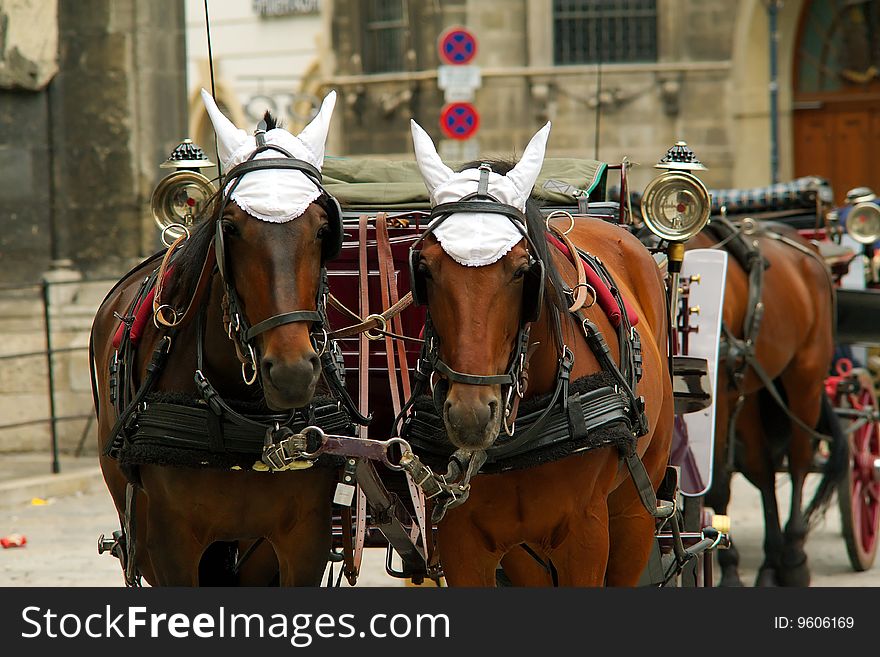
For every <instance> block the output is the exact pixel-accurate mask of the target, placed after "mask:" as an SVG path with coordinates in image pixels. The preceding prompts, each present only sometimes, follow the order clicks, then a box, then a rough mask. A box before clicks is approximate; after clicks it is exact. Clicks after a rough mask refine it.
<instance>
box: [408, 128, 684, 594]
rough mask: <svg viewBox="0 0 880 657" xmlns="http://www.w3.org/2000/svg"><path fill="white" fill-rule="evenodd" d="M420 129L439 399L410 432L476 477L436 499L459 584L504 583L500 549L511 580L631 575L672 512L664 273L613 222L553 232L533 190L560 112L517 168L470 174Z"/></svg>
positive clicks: (423, 447) (423, 245) (416, 274)
mask: <svg viewBox="0 0 880 657" xmlns="http://www.w3.org/2000/svg"><path fill="white" fill-rule="evenodd" d="M412 131H413V139H414V144H415V153H416V159H417V160H418V164H419V168H420V170H421V173H422V176H423V178H424V180H425V184H426V186H427V188H428V190H429V192H430V197H431V203H432V206H433V210H432V214H431V217H432V220H431V223H429V224H428V227H427V229H426V231H425V233H424V234H423V235H422V239H421V240H420V244H418V245H417V246H419V248H418V249H414V250H413V252H412V254H411V266H412V276H413V283H414V285H413V289H414V295H415V297H416V299H417V300H418V301H420V302H422V303H425V304H426V305H427V308H428V322H427V326H426V335H425V338H426V342H425V348H424V350H423V353H422V358H421V362H420V364H419V368H418V369H419V372H420V374H421V375H422V381H427V383H425V384H424V385H423V386H422V387H423V390H424V391H427V390H428V389H429V386H430V390H431V391H432V392H433V399H431V398H430V397H428V396H423V397H422V398H421V399H422V401H418V400H416V401H415V403H414V404H413V409H414V410H413V411H412V412H411V414H410V415H409V417H408V418H407V420H406V422H405V425H404V431H403V435H404V437H405V438H406V439H407V440H409V441H410V443H411V444H412V445H413V447H414V449H415V450H417V451H418V453H419V454H426V453H433V454H434V455H435V456H436V458H437V459H439V462H445V461H446V460H448V461H449V467H450V471H456V472H458V473H459V474H464V477H465V478H464V480H463V481H465V482H467V481H468V480H469V479H470V477H471V476H473V475H474V474H476V473H478V472H479V474H478V475H477V476H475V477H473V479H470V481H469V484H470V488H469V496H468V497H467V499H466V501H464V502H463V503H461V500H455V501H454V502H453V503H451V504H448V505H444V507H443V508H439V510H438V508H437V507H435V518H440V517H442V520H441V521H440V522H439V526H438V549H439V555H440V561H441V564H442V566H443V570H444V572H445V574H446V577H447V580H448V581H449V583H450V584H451V585H453V586H492V585H494V584H495V573H496V567H497V566H498V564H499V562H501V561H502V560H504V569H505V572H506V573H507V575H508V576H509V577H510V579H511V580H512V581H513V583H514V584H526V585H549V584H550V583H551V581H556V582H558V583H559V584H560V585H567V586H597V585H602V584H606V583H607V584H609V585H635V584H636V583H637V581H638V580H639V577H640V574H641V572H642V571H643V569H644V567H645V565H646V563H647V560H648V555H649V552H650V548H651V544H652V541H653V540H654V538H653V535H654V528H655V516H656V515H661V512H663V513H665V512H668V511H669V508H668V507H663V509H661V510H658V507H657V501H656V497H655V492H654V491H655V490H656V488H657V486H658V485H659V483H660V480H661V479H662V477H663V474H664V472H665V469H666V464H667V459H668V455H669V448H670V441H671V432H672V415H673V401H672V389H671V380H670V374H669V369H668V364H667V358H666V344H667V338H666V336H667V326H666V324H667V320H666V316H667V312H666V301H665V299H666V293H665V288H664V282H663V276H662V274H661V272H660V271H659V269H658V267H657V265H656V263H655V261H654V259H653V258H652V257H651V255H650V254H649V252H648V251H647V250H646V249H645V248H644V247H643V246H642V244H641V243H640V242H639V241H638V240H637V239H636V238H635V237H633V236H631V235H630V234H629V233H628V232H626V231H625V230H623V229H621V228H620V227H618V226H615V225H611V224H609V223H606V222H604V221H601V220H598V219H590V218H586V217H578V218H575V219H574V220H573V224H574V225H573V228H572V229H571V231H570V232H569V233H568V234H567V235H566V234H564V233H562V232H561V231H559V230H557V229H552V230H547V229H546V228H545V221H544V219H543V217H542V215H541V213H540V210H539V209H538V207H537V206H536V205H535V204H534V202H533V201H531V200H530V195H531V192H532V188H533V186H534V184H535V180H536V179H537V177H538V174H539V172H540V170H541V166H542V163H543V159H544V152H545V148H546V143H547V139H548V137H549V133H550V124H547V125H546V126H545V127H544V128H543V129H541V130H540V131H539V132H538V133H537V134H536V135H535V136H534V137H533V138H532V140H531V142H530V143H529V145H528V147H527V148H526V149H525V151H524V153H523V157H522V159H521V160H520V162H519V163H518V164H516V165H515V166H511V165H509V164H504V163H498V162H492V163H479V162H477V163H474V164H473V165H468V166H466V167H465V169H464V170H463V171H461V172H459V173H455V172H453V171H452V170H451V169H450V168H449V167H447V166H446V165H445V164H444V163H443V162H442V161H441V159H440V157H439V156H438V155H437V152H436V150H435V148H434V144H433V142H432V141H431V138H430V137H429V136H428V135H427V134H426V133H425V132H424V130H422V129H421V128H420V127H419V126H418V125H417V124H416V123H415V122H413V123H412ZM588 297H589V299H590V302H589V303H588ZM596 301H598V302H596ZM636 324H638V326H636ZM624 465H625V466H626V467H624ZM464 488H465V489H466V488H467V486H465V487H464ZM444 514H445V515H444ZM529 555H532V556H529ZM532 557H534V558H535V559H536V560H540V562H542V563H543V564H544V565H545V566H546V567H547V570H548V571H552V573H553V576H554V577H553V579H552V580H551V577H550V576H549V575H548V574H547V573H546V572H545V571H544V570H541V569H536V568H535V562H534V561H533V560H532ZM536 572H537V575H536Z"/></svg>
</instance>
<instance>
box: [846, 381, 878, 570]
mask: <svg viewBox="0 0 880 657" xmlns="http://www.w3.org/2000/svg"><path fill="white" fill-rule="evenodd" d="M858 378H859V383H860V387H859V389H858V390H857V391H856V392H854V393H848V394H844V395H841V396H840V399H839V400H838V402H839V406H842V407H844V408H851V409H853V410H855V411H862V410H864V411H870V412H871V413H872V416H871V419H870V420H869V421H867V422H862V421H861V420H859V419H855V420H851V421H850V426H851V427H853V426H855V427H856V428H855V430H852V429H849V430H848V431H847V433H848V434H849V441H850V468H849V473H848V475H847V477H845V478H844V479H843V481H841V482H840V486H838V489H837V499H838V503H839V505H840V516H841V523H842V525H843V537H844V540H845V541H846V551H847V553H848V554H849V561H850V564H852V567H853V570H856V571H858V572H861V571H863V570H868V569H869V568H870V567H871V566H872V565H873V563H874V557H875V556H876V554H877V543H878V535H880V482H878V481H877V479H876V477H875V475H874V463H875V461H876V460H877V459H880V422H878V421H877V420H876V419H874V414H875V413H876V411H877V397H876V395H875V394H874V389H873V382H872V381H871V378H870V376H868V374H867V373H866V372H864V371H858Z"/></svg>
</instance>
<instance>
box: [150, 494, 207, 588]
mask: <svg viewBox="0 0 880 657" xmlns="http://www.w3.org/2000/svg"><path fill="white" fill-rule="evenodd" d="M148 522H149V526H148V527H146V546H147V550H148V553H149V560H150V565H151V566H152V571H153V580H148V581H150V583H151V584H154V585H155V586H198V585H199V562H200V561H201V558H202V554H203V553H204V551H205V549H206V548H207V547H208V545H210V543H211V542H210V541H207V542H204V541H201V540H199V539H198V538H197V537H196V535H195V532H193V528H192V527H191V526H190V523H189V521H188V519H185V518H181V517H176V516H173V515H171V514H170V513H164V514H163V513H159V512H156V510H155V505H154V507H153V508H152V509H150V514H149V520H148ZM138 533H140V532H138Z"/></svg>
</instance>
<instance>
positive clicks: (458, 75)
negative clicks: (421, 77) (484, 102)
mask: <svg viewBox="0 0 880 657" xmlns="http://www.w3.org/2000/svg"><path fill="white" fill-rule="evenodd" d="M482 83H483V81H482V77H481V76H480V67H479V66H452V65H449V64H441V65H440V66H438V67H437V86H438V87H440V88H441V89H443V100H444V102H446V103H469V102H471V101H472V100H473V99H474V90H475V89H478V88H479V87H480V86H482Z"/></svg>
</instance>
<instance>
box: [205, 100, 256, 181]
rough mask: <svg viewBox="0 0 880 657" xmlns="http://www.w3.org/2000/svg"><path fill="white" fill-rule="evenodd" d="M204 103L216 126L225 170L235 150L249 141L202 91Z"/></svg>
mask: <svg viewBox="0 0 880 657" xmlns="http://www.w3.org/2000/svg"><path fill="white" fill-rule="evenodd" d="M202 102H203V103H205V109H206V110H207V111H208V117H210V119H211V123H212V124H213V126H214V132H215V133H216V134H217V147H218V153H217V155H218V157H219V158H220V160H221V162H223V168H224V169H225V168H227V163H228V162H229V158H230V156H231V155H232V154H233V153H234V152H235V150H236V149H237V148H238V147H239V146H241V145H242V144H243V143H244V142H245V141H247V138H248V136H247V133H246V132H245V131H244V130H240V129H239V128H236V127H235V125H234V124H233V123H232V121H230V120H229V119H227V118H226V116H225V115H224V114H223V112H221V111H220V108H219V107H217V103H215V102H214V99H213V98H212V97H211V94H209V93H208V92H207V91H205V90H204V89H202Z"/></svg>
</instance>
